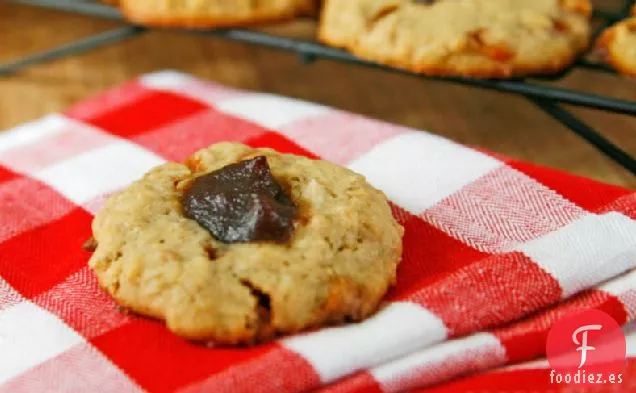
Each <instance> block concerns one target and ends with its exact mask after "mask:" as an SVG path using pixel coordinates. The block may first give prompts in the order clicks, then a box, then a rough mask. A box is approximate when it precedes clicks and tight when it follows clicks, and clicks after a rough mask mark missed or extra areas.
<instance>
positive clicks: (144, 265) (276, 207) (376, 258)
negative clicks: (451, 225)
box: [89, 143, 403, 345]
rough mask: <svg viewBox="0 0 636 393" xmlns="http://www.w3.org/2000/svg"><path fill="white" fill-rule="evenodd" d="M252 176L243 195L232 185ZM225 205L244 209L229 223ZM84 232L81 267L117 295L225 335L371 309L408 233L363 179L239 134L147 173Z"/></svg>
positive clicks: (193, 331) (194, 334)
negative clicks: (251, 187)
mask: <svg viewBox="0 0 636 393" xmlns="http://www.w3.org/2000/svg"><path fill="white" fill-rule="evenodd" d="M245 168H251V169H250V171H251V172H253V173H256V174H257V175H258V176H261V177H259V178H258V179H260V180H254V178H252V177H250V176H253V175H252V174H248V175H247V176H244V175H243V172H241V171H243V170H244V169H245ZM268 173H269V175H268ZM268 176H269V177H268ZM263 179H264V180H263ZM256 183H258V186H255V187H257V188H258V189H259V190H260V191H258V192H256V191H255V192H254V193H251V194H250V198H251V199H250V198H245V194H244V193H243V194H241V192H240V191H239V190H238V189H239V188H241V187H243V186H244V185H245V184H256ZM210 185H212V186H214V187H216V188H210ZM237 193H238V194H237ZM237 195H238V196H237ZM219 201H220V202H219ZM206 203H207V205H206ZM254 206H257V207H259V209H255V208H254ZM197 209H198V211H199V213H201V211H203V213H205V210H206V209H208V210H209V211H211V212H212V214H207V219H208V221H206V217H205V216H206V214H204V217H203V218H202V217H201V216H200V215H198V214H197ZM224 209H225V210H224ZM234 210H239V211H240V210H243V211H244V212H246V213H248V214H246V215H244V216H245V217H247V218H240V217H238V216H236V215H234V216H232V217H230V220H229V221H228V220H225V218H227V217H226V216H228V214H229V216H231V215H232V214H234ZM228 212H229V213H228ZM249 212H252V213H253V212H257V213H254V214H251V216H250V213H249ZM253 217H259V220H256V221H258V222H257V223H254V221H253V220H252V218H253ZM286 218H293V221H292V225H291V228H290V226H289V225H287V224H286V221H285V219H286ZM236 222H239V223H241V225H239V227H236V226H233V224H232V223H236ZM263 222H265V224H263ZM228 223H229V224H228ZM237 228H238V229H237ZM241 228H243V229H245V228H247V229H245V231H243V232H241ZM272 228H273V229H272ZM92 229H93V237H94V239H95V241H94V244H93V246H94V252H93V254H92V256H91V258H90V260H89V266H90V267H91V268H92V269H93V270H94V272H95V273H96V275H97V278H98V281H99V283H100V285H101V286H102V288H104V289H105V290H106V291H107V292H108V293H110V295H111V296H112V297H113V298H114V299H115V300H116V302H117V303H119V305H121V306H122V307H123V308H125V309H129V310H131V311H133V312H135V313H138V314H142V315H146V316H150V317H154V318H157V319H161V320H165V322H166V325H167V327H168V328H169V329H170V330H171V331H173V332H174V333H176V334H177V335H180V336H182V337H185V338H187V339H192V340H203V341H210V342H212V343H216V344H225V345H232V344H249V343H254V342H262V341H266V340H268V339H271V338H273V337H275V336H277V335H282V334H289V333H295V332H300V331H305V330H308V329H312V328H318V327H321V326H325V325H330V324H336V323H341V322H347V321H359V320H362V319H363V318H365V317H367V316H369V315H370V314H372V313H373V312H374V311H375V310H376V309H377V308H378V306H379V304H380V302H381V299H382V297H383V296H384V294H385V293H386V291H387V290H388V288H389V287H390V286H391V285H392V284H393V283H394V282H395V279H396V269H397V266H398V263H399V261H400V257H401V253H402V235H403V228H402V227H401V226H400V225H399V224H398V223H397V222H396V221H395V219H394V218H393V216H392V214H391V209H390V207H389V204H388V202H387V199H386V197H385V195H384V194H383V193H382V192H381V191H378V190H376V189H375V188H373V187H372V186H370V185H369V184H368V183H367V182H366V180H365V179H364V177H362V176H360V175H358V174H356V173H353V172H351V171H349V170H348V169H345V168H341V167H339V166H337V165H335V164H332V163H329V162H326V161H321V160H311V159H308V158H304V157H299V156H295V155H289V154H281V153H278V152H276V151H274V150H270V149H253V148H250V147H247V146H244V145H241V144H236V143H220V144H216V145H213V146H211V147H209V148H207V149H204V150H201V151H199V152H197V153H195V154H194V155H193V156H192V157H190V158H189V159H188V160H186V163H185V164H179V163H166V164H163V165H161V166H159V167H157V168H154V169H152V170H151V171H150V172H149V173H147V174H146V175H145V176H144V177H143V178H142V179H140V180H139V181H137V182H136V183H134V184H133V185H131V186H130V187H129V188H127V189H125V190H123V191H121V192H120V193H118V194H116V195H114V196H112V197H111V198H110V199H108V200H107V202H106V203H105V205H104V207H103V208H102V209H101V211H100V212H99V213H98V214H97V215H96V217H95V219H94V221H93V224H92ZM239 232H241V233H239ZM250 239H258V240H250Z"/></svg>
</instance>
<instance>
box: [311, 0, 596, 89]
mask: <svg viewBox="0 0 636 393" xmlns="http://www.w3.org/2000/svg"><path fill="white" fill-rule="evenodd" d="M590 15H591V3H590V1H589V0H532V1H527V0H429V1H416V0H326V1H325V5H324V8H323V12H322V19H321V26H320V32H319V36H320V39H321V40H322V41H323V42H325V43H327V44H329V45H333V46H337V47H342V48H345V49H348V50H349V51H351V52H353V53H354V54H356V55H358V56H360V57H363V58H366V59H369V60H373V61H377V62H380V63H384V64H388V65H392V66H396V67H400V68H406V69H410V70H412V71H415V72H420V73H424V74H429V75H459V76H473V77H490V78H506V77H513V76H522V75H528V74H543V73H554V72H558V71H560V70H562V69H563V68H565V67H567V66H568V65H569V64H571V63H572V62H573V61H574V59H575V58H576V56H577V55H578V54H579V53H581V52H582V51H583V50H584V49H585V48H586V47H587V46H588V42H589V35H590V21H589V19H590Z"/></svg>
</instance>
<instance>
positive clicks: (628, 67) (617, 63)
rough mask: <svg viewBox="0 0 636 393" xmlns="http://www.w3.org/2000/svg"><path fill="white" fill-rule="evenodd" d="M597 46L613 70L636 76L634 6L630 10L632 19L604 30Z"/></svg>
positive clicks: (635, 16) (635, 19)
mask: <svg viewBox="0 0 636 393" xmlns="http://www.w3.org/2000/svg"><path fill="white" fill-rule="evenodd" d="M597 46H598V47H599V48H600V49H601V50H602V51H603V55H604V57H605V59H606V60H607V62H608V63H610V64H611V65H612V66H613V67H614V68H615V69H617V70H618V71H620V72H622V73H624V74H627V75H632V76H636V5H635V6H634V7H633V8H632V17H631V18H627V19H624V20H622V21H620V22H618V23H616V24H615V25H613V26H611V27H610V28H608V29H607V30H605V31H604V32H603V34H602V35H601V37H600V38H599V40H598V42H597Z"/></svg>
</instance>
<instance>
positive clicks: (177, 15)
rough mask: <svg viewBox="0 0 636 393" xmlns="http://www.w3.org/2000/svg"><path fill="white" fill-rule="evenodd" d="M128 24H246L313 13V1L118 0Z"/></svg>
mask: <svg viewBox="0 0 636 393" xmlns="http://www.w3.org/2000/svg"><path fill="white" fill-rule="evenodd" d="M118 1H119V3H120V5H121V9H122V12H123V13H124V15H125V16H126V17H127V18H128V19H129V20H131V21H132V22H135V23H139V24H144V25H151V26H169V27H186V28H213V27H232V26H241V25H248V24H253V23H259V22H271V21H280V20H285V19H290V18H293V17H295V16H298V15H303V14H311V13H312V12H315V10H316V7H317V4H316V2H315V0H271V1H252V0H233V1H227V0H118Z"/></svg>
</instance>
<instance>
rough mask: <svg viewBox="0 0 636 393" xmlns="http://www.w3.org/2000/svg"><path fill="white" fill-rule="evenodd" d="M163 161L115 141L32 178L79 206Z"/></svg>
mask: <svg viewBox="0 0 636 393" xmlns="http://www.w3.org/2000/svg"><path fill="white" fill-rule="evenodd" d="M162 162H163V159H161V158H160V157H158V156H156V155H155V154H153V153H151V152H149V151H147V150H144V149H143V148H141V147H139V146H137V145H134V144H132V143H129V142H125V141H123V140H118V141H115V142H113V143H111V144H108V145H106V146H104V147H102V148H99V149H94V150H91V151H89V152H86V153H83V154H80V155H77V156H75V157H72V158H69V159H67V160H64V161H62V162H59V163H57V164H55V165H53V166H50V167H47V168H46V169H44V170H41V171H38V172H35V173H34V174H33V177H34V178H36V179H38V180H40V181H42V182H44V183H46V184H48V185H49V186H51V187H53V188H54V189H56V190H57V191H59V192H60V193H61V194H62V195H64V196H65V197H66V198H68V199H69V200H71V201H73V202H75V203H76V204H78V205H81V204H83V203H86V202H88V201H90V200H92V199H94V198H96V197H98V196H100V195H102V194H106V193H108V192H110V191H113V190H116V189H119V188H121V187H124V186H127V185H128V184H130V183H132V182H133V181H134V180H137V179H139V178H140V177H142V176H143V175H144V173H145V172H147V171H148V170H149V169H151V168H152V167H154V166H156V165H159V164H161V163H162Z"/></svg>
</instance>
